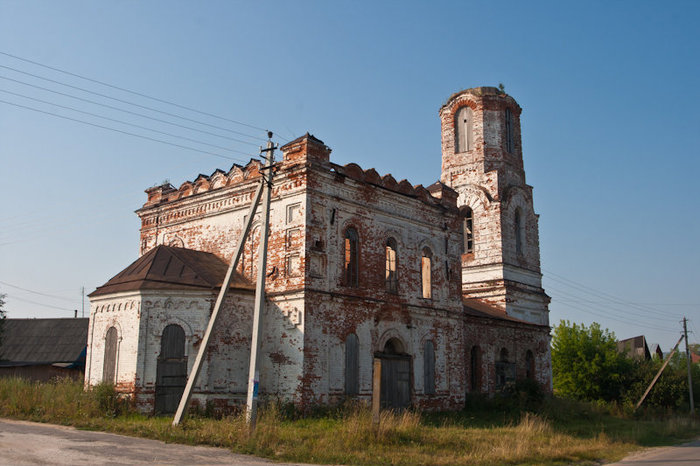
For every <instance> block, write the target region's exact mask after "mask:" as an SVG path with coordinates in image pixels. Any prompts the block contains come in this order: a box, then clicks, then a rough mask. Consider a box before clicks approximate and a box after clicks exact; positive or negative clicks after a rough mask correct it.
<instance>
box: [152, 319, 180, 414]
mask: <svg viewBox="0 0 700 466" xmlns="http://www.w3.org/2000/svg"><path fill="white" fill-rule="evenodd" d="M186 384H187V358H186V357H185V331H184V330H183V329H182V327H180V326H179V325H174V324H172V325H168V326H167V327H165V329H164V330H163V336H162V338H161V341H160V355H159V356H158V366H157V369H156V401H155V412H156V414H172V413H174V412H175V411H176V410H177V406H178V404H179V403H180V398H182V393H183V392H184V391H185V385H186Z"/></svg>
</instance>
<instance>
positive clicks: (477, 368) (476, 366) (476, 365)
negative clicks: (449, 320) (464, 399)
mask: <svg viewBox="0 0 700 466" xmlns="http://www.w3.org/2000/svg"><path fill="white" fill-rule="evenodd" d="M469 385H470V386H469V388H470V389H471V391H472V392H478V391H480V389H481V350H480V349H479V347H478V346H472V351H471V354H470V360H469Z"/></svg>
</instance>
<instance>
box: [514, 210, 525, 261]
mask: <svg viewBox="0 0 700 466" xmlns="http://www.w3.org/2000/svg"><path fill="white" fill-rule="evenodd" d="M513 230H514V231H513V233H514V235H515V253H516V254H517V255H519V256H520V255H522V254H523V221H522V218H521V215H520V208H518V209H516V210H515V219H514V220H513Z"/></svg>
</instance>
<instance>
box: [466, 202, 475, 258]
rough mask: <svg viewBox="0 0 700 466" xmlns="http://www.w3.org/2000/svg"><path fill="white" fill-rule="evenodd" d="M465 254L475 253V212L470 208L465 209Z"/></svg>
mask: <svg viewBox="0 0 700 466" xmlns="http://www.w3.org/2000/svg"><path fill="white" fill-rule="evenodd" d="M463 212H464V253H465V254H469V253H472V252H474V212H472V209H471V208H469V207H466V208H465V209H464V211H463Z"/></svg>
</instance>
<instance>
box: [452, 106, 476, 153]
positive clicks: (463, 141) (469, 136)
mask: <svg viewBox="0 0 700 466" xmlns="http://www.w3.org/2000/svg"><path fill="white" fill-rule="evenodd" d="M473 121H474V112H472V109H471V108H470V107H466V106H465V107H461V108H460V109H459V110H457V113H455V152H456V153H458V152H467V151H470V150H472V149H473V146H474V123H473Z"/></svg>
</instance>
